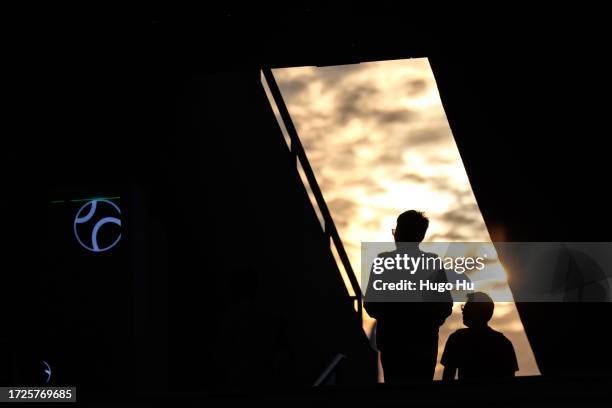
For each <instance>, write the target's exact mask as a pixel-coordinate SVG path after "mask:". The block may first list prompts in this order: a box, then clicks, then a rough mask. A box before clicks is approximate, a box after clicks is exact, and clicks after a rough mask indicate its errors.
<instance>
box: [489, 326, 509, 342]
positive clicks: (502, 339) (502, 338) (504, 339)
mask: <svg viewBox="0 0 612 408" xmlns="http://www.w3.org/2000/svg"><path fill="white" fill-rule="evenodd" d="M490 329H491V330H490V333H491V335H492V336H494V337H495V339H496V340H497V341H499V342H500V343H504V344H509V345H510V346H512V342H511V341H510V339H508V338H507V337H506V335H505V334H504V333H502V332H500V331H497V330H495V329H493V328H491V327H490Z"/></svg>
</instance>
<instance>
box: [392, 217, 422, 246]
mask: <svg viewBox="0 0 612 408" xmlns="http://www.w3.org/2000/svg"><path fill="white" fill-rule="evenodd" d="M428 227H429V218H427V217H426V216H425V214H424V213H422V212H420V211H415V210H410V211H405V212H403V213H401V214H400V215H399V217H397V225H396V227H395V231H394V232H393V236H394V237H395V242H421V241H423V238H425V233H426V232H427V228H428Z"/></svg>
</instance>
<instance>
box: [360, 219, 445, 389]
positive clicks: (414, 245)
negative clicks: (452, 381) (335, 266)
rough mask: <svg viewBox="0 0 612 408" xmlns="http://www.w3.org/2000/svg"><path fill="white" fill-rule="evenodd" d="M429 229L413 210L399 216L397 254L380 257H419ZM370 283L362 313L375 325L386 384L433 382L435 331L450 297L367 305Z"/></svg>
mask: <svg viewBox="0 0 612 408" xmlns="http://www.w3.org/2000/svg"><path fill="white" fill-rule="evenodd" d="M428 226H429V220H428V219H427V218H426V217H425V216H424V215H423V214H422V213H420V212H417V211H414V210H411V211H406V212H404V213H402V214H401V215H400V216H399V217H398V219H397V226H396V228H395V230H394V231H393V235H394V238H395V242H396V247H397V250H396V251H393V252H389V253H384V254H380V255H379V257H387V256H389V257H394V256H395V254H397V253H409V254H410V256H416V257H418V256H420V254H423V252H422V251H421V250H420V249H419V248H418V244H419V242H421V241H422V240H423V238H424V237H425V233H426V232H427V228H428ZM425 255H426V256H435V255H433V254H425ZM440 272H441V273H440V274H439V279H444V274H443V271H440ZM371 283H372V274H370V284H369V285H368V290H367V292H366V302H365V309H366V311H367V312H368V314H369V315H370V316H371V317H373V318H375V319H376V321H377V329H376V344H377V347H378V350H379V351H380V358H381V362H382V366H383V370H384V377H385V383H391V384H409V383H412V382H415V381H432V380H433V376H434V371H435V367H436V360H437V357H438V331H439V328H440V326H441V325H442V324H443V323H444V320H446V318H447V317H448V316H449V315H450V314H451V312H452V305H453V303H452V298H451V296H450V294H448V292H445V293H444V294H437V295H435V296H437V298H436V299H435V301H427V302H425V301H424V302H401V301H399V302H381V301H378V302H372V301H370V302H368V301H367V299H368V293H371ZM370 298H371V297H370Z"/></svg>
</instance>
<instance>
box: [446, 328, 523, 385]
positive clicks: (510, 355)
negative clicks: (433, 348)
mask: <svg viewBox="0 0 612 408" xmlns="http://www.w3.org/2000/svg"><path fill="white" fill-rule="evenodd" d="M441 363H442V364H443V365H444V366H451V367H456V368H457V369H458V372H459V373H458V376H459V379H473V378H500V377H512V376H514V372H515V371H517V370H518V364H517V361H516V354H515V352H514V347H513V346H512V342H511V341H510V340H508V338H507V337H506V336H504V335H503V334H502V333H500V332H498V331H496V330H493V329H492V328H491V327H489V326H485V327H482V328H464V329H459V330H457V331H456V332H454V333H453V334H451V335H450V336H449V338H448V341H447V343H446V347H445V349H444V353H443V355H442V360H441Z"/></svg>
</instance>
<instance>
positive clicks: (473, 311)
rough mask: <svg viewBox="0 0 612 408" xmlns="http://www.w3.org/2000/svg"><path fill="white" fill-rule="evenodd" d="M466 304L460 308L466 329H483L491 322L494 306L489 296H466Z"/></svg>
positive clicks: (475, 294) (481, 294)
mask: <svg viewBox="0 0 612 408" xmlns="http://www.w3.org/2000/svg"><path fill="white" fill-rule="evenodd" d="M467 299H468V300H467V302H466V303H465V305H463V306H462V307H461V310H462V311H463V324H465V325H466V326H467V327H483V326H486V325H487V322H488V321H489V320H491V317H492V316H493V309H494V308H495V304H494V303H493V300H492V299H491V297H490V296H489V295H487V294H486V293H483V292H474V293H470V294H469V295H467Z"/></svg>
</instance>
